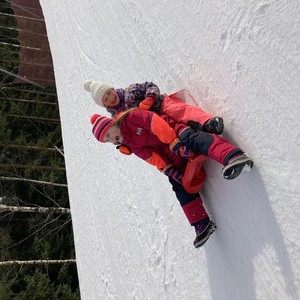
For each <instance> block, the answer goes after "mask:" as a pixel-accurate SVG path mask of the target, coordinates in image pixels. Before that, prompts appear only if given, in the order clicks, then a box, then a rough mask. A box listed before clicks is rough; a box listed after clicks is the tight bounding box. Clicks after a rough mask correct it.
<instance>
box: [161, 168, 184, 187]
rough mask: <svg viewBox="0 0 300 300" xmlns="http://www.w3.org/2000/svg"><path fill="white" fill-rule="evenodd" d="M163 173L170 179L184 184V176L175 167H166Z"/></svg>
mask: <svg viewBox="0 0 300 300" xmlns="http://www.w3.org/2000/svg"><path fill="white" fill-rule="evenodd" d="M163 172H164V173H165V174H166V175H167V176H168V177H171V178H172V179H174V180H175V181H176V182H178V183H179V184H181V183H182V177H183V174H182V173H181V172H180V171H179V170H178V169H177V168H176V167H175V166H172V165H168V166H166V167H164V169H163Z"/></svg>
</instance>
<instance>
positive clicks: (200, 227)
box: [194, 217, 216, 248]
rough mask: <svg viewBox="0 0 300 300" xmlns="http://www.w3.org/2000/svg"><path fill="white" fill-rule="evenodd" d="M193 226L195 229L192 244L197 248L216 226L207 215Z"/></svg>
mask: <svg viewBox="0 0 300 300" xmlns="http://www.w3.org/2000/svg"><path fill="white" fill-rule="evenodd" d="M194 226H195V231H196V239H195V241H194V246H195V248H199V247H201V246H203V245H204V244H205V242H206V241H207V240H208V238H209V236H210V235H211V234H212V233H213V232H214V231H215V229H216V226H215V224H214V222H213V221H210V219H209V217H206V218H205V219H204V220H201V221H200V222H198V223H197V224H196V225H194Z"/></svg>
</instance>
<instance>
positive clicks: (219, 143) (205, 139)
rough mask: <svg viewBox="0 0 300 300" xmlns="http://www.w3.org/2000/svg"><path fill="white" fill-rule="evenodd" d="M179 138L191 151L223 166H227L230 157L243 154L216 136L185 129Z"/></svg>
mask: <svg viewBox="0 0 300 300" xmlns="http://www.w3.org/2000/svg"><path fill="white" fill-rule="evenodd" d="M179 138H180V139H181V140H182V142H184V144H185V145H186V146H187V147H188V148H190V149H191V150H193V151H195V152H197V153H199V154H203V155H205V156H208V157H209V158H211V159H213V160H215V161H217V162H218V163H220V164H222V165H224V166H226V165H227V164H228V162H229V159H230V158H231V157H232V156H234V155H235V154H238V153H240V154H242V153H243V151H242V150H241V149H239V148H237V147H236V146H233V145H231V144H230V143H229V142H227V141H226V140H225V139H222V138H221V137H219V136H218V135H216V134H210V133H207V132H203V131H195V130H193V129H192V128H187V129H185V130H184V131H183V132H182V133H181V134H180V135H179Z"/></svg>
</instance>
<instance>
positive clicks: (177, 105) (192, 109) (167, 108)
mask: <svg viewBox="0 0 300 300" xmlns="http://www.w3.org/2000/svg"><path fill="white" fill-rule="evenodd" d="M160 114H164V115H167V116H169V117H171V118H172V119H174V120H175V121H178V122H182V123H185V124H187V122H188V121H190V120H193V121H196V122H199V123H200V124H201V125H203V124H204V123H205V122H206V121H208V120H209V119H211V118H213V115H211V114H209V113H207V112H205V111H203V110H202V109H200V108H199V107H197V106H193V105H189V104H187V103H185V102H184V101H182V100H181V99H179V98H176V97H174V96H166V97H165V98H164V100H163V101H162V104H161V108H160Z"/></svg>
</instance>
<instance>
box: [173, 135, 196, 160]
mask: <svg viewBox="0 0 300 300" xmlns="http://www.w3.org/2000/svg"><path fill="white" fill-rule="evenodd" d="M170 149H171V151H172V152H174V153H176V154H178V155H180V156H181V157H183V158H185V159H190V158H193V157H194V156H195V153H194V151H193V150H191V149H190V148H188V146H186V145H185V144H183V143H182V141H181V140H180V139H178V138H177V139H175V140H174V141H173V142H172V143H171V144H170Z"/></svg>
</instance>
